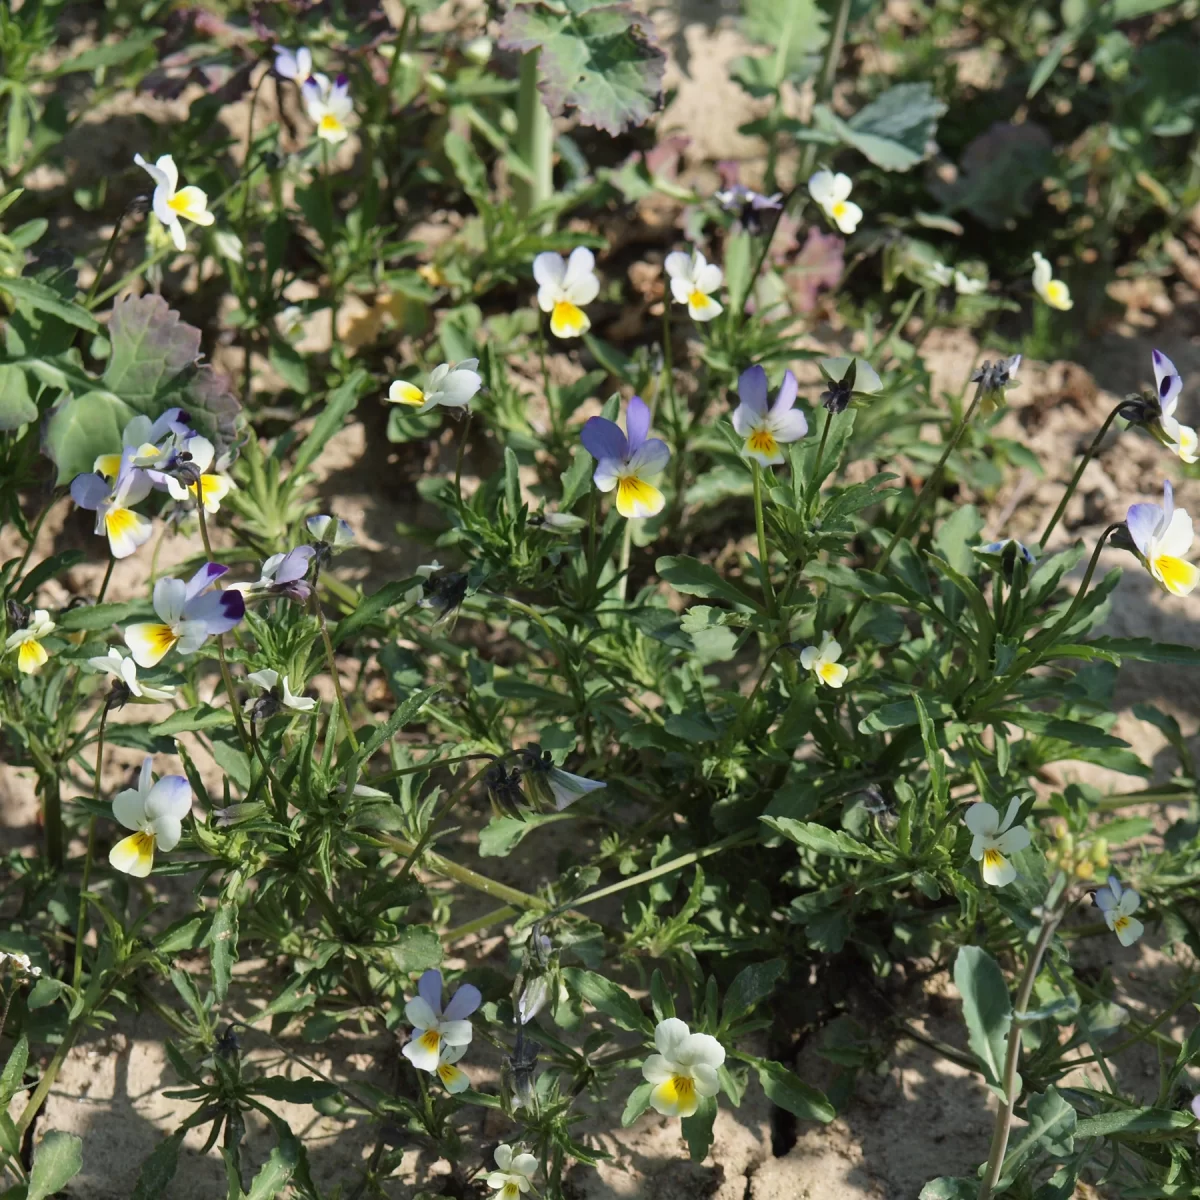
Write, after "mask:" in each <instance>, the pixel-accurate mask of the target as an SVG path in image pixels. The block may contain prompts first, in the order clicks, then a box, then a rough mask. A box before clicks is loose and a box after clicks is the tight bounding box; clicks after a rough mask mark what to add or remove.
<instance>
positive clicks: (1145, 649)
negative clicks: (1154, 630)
mask: <svg viewBox="0 0 1200 1200" xmlns="http://www.w3.org/2000/svg"><path fill="white" fill-rule="evenodd" d="M1084 645H1086V646H1090V647H1093V648H1094V649H1097V650H1103V651H1105V652H1107V653H1109V654H1116V655H1118V656H1120V657H1121V658H1132V659H1134V660H1136V661H1137V662H1157V663H1175V664H1178V665H1179V666H1184V667H1200V648H1198V647H1196V646H1173V645H1171V644H1170V643H1168V642H1154V641H1151V640H1150V638H1117V637H1102V638H1093V639H1092V640H1091V641H1090V642H1085V643H1084Z"/></svg>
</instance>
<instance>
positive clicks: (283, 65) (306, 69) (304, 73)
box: [275, 46, 313, 83]
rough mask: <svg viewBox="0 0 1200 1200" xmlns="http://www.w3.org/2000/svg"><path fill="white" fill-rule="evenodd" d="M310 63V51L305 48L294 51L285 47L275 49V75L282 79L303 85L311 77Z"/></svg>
mask: <svg viewBox="0 0 1200 1200" xmlns="http://www.w3.org/2000/svg"><path fill="white" fill-rule="evenodd" d="M312 62H313V60H312V51H311V50H309V48H308V47H307V46H301V47H299V48H298V49H297V50H295V51H292V50H289V49H288V48H287V47H286V46H276V47H275V74H276V75H278V76H280V77H281V78H282V79H293V80H295V81H296V82H297V83H303V82H304V81H305V80H306V79H308V78H309V77H310V76H311V75H312Z"/></svg>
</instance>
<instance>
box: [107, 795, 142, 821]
mask: <svg viewBox="0 0 1200 1200" xmlns="http://www.w3.org/2000/svg"><path fill="white" fill-rule="evenodd" d="M112 814H113V819H114V820H116V821H118V822H119V823H120V824H122V825H124V826H125V828H126V829H141V827H142V826H143V825H144V824H145V822H146V806H145V803H144V802H143V800H142V794H141V792H139V791H138V790H137V789H136V788H126V789H125V790H124V791H123V792H118V793H117V794H116V795H115V796H114V797H113V802H112Z"/></svg>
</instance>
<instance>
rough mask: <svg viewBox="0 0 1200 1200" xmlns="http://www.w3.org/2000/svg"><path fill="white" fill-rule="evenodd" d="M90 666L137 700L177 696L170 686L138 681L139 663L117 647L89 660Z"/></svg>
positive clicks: (163, 698)
mask: <svg viewBox="0 0 1200 1200" xmlns="http://www.w3.org/2000/svg"><path fill="white" fill-rule="evenodd" d="M88 666H90V667H94V668H95V669H96V670H97V671H103V672H104V674H105V675H108V676H111V677H112V678H113V679H115V680H116V681H117V683H118V684H120V685H121V686H122V687H124V689H125V690H126V691H127V692H128V693H129V694H130V695H131V696H132V697H133V698H134V699H135V700H170V699H172V698H173V697H174V695H175V688H174V687H172V686H171V685H170V684H159V685H154V684H149V683H143V682H142V681H141V680H140V679H138V675H137V663H135V662H134V661H133V659H132V658H127V657H126V656H125V655H124V654H122V653H121V651H120V650H118V649H117V648H116V646H110V647H109V651H108V653H107V654H101V655H98V656H97V657H95V658H89V659H88Z"/></svg>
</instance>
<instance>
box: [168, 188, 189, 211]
mask: <svg viewBox="0 0 1200 1200" xmlns="http://www.w3.org/2000/svg"><path fill="white" fill-rule="evenodd" d="M167 207H168V208H169V209H170V210H171V211H172V212H177V213H179V214H180V215H181V216H182V215H184V214H186V213H187V210H188V198H187V196H185V195H184V194H183V193H182V192H176V193H175V195H173V196H172V197H171V198H170V200H168V201H167Z"/></svg>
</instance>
